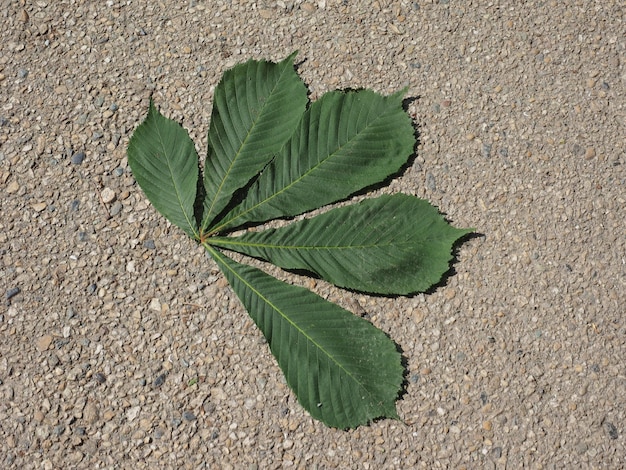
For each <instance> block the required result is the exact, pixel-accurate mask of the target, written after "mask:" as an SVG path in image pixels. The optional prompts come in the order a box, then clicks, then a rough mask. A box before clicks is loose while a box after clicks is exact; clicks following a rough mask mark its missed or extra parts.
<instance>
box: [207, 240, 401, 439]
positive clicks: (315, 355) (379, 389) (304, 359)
mask: <svg viewBox="0 0 626 470" xmlns="http://www.w3.org/2000/svg"><path fill="white" fill-rule="evenodd" d="M205 247H206V248H207V250H208V251H209V253H210V254H211V255H212V257H213V258H214V259H215V261H216V262H217V264H218V265H219V267H220V269H221V270H222V272H223V273H224V274H225V276H226V278H227V279H228V282H229V283H230V285H231V286H232V288H233V290H234V291H235V293H236V294H237V296H238V297H239V299H240V300H241V302H242V303H243V304H244V306H245V307H246V309H247V310H248V312H249V314H250V316H251V317H252V319H253V320H254V322H255V323H256V324H257V326H258V327H259V328H260V329H261V331H262V332H263V334H264V335H265V337H266V338H267V341H268V343H269V345H270V349H271V351H272V354H273V355H274V356H275V357H276V359H277V361H278V364H279V365H280V368H281V369H282V370H283V373H284V374H285V378H286V379H287V383H288V384H289V386H290V387H291V388H292V389H293V390H294V392H295V394H296V396H297V397H298V401H299V402H300V404H301V405H302V406H303V407H304V408H305V409H306V410H307V411H308V412H309V413H310V414H311V416H312V417H314V418H316V419H319V420H320V421H322V422H323V423H325V424H326V425H328V426H332V427H336V428H342V429H343V428H354V427H357V426H359V425H361V424H366V423H367V422H369V421H371V420H372V419H375V418H379V417H388V418H397V414H396V409H395V400H396V399H397V397H398V393H399V391H400V387H401V384H402V380H403V367H402V364H401V357H400V353H399V352H398V351H397V349H396V346H395V344H394V343H393V341H391V340H390V339H389V338H388V337H387V336H386V335H385V334H384V333H383V332H382V331H380V330H378V329H376V328H375V327H374V326H372V325H371V324H370V323H369V322H367V321H366V320H363V319H362V318H359V317H356V316H354V315H352V314H351V313H350V312H348V311H347V310H344V309H342V308H341V307H339V306H337V305H335V304H333V303H330V302H328V301H326V300H324V299H322V298H321V297H319V296H317V295H315V294H313V293H312V292H310V291H308V290H307V289H304V288H302V287H297V286H293V285H290V284H286V283H284V282H282V281H279V280H278V279H275V278H274V277H272V276H270V275H268V274H265V273H264V272H263V271H260V270H258V269H256V268H253V267H251V266H246V265H242V264H239V263H237V262H235V261H233V260H231V259H230V258H228V257H226V256H224V255H223V254H222V253H220V252H219V251H217V250H216V249H214V248H212V247H210V246H208V245H205Z"/></svg>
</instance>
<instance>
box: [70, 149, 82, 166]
mask: <svg viewBox="0 0 626 470" xmlns="http://www.w3.org/2000/svg"><path fill="white" fill-rule="evenodd" d="M84 159H85V153H84V152H76V153H75V154H74V155H72V159H71V160H72V163H73V164H74V165H80V164H81V163H83V160H84Z"/></svg>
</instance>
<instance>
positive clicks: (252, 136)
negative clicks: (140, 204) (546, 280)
mask: <svg viewBox="0 0 626 470" xmlns="http://www.w3.org/2000/svg"><path fill="white" fill-rule="evenodd" d="M294 56H295V54H292V55H291V56H289V57H287V58H286V59H285V60H283V61H282V62H280V63H271V62H267V61H248V62H246V63H245V64H242V65H239V66H236V67H234V68H233V69H231V70H229V71H227V72H226V73H225V74H224V77H223V78H222V80H221V81H220V83H219V85H218V86H217V88H216V90H215V96H214V103H213V110H212V114H211V126H210V129H209V139H208V140H209V150H208V153H207V159H206V162H205V170H204V177H202V176H201V175H200V174H199V169H198V156H197V154H196V151H195V148H194V145H193V143H192V142H191V140H190V139H189V136H188V134H187V132H186V131H185V130H184V129H183V128H182V127H181V126H180V125H178V124H177V123H175V122H173V121H171V120H169V119H167V118H165V117H163V116H162V115H161V114H160V113H159V112H158V111H157V110H156V108H155V107H154V105H153V104H152V102H151V103H150V109H149V111H148V116H147V118H146V119H145V121H144V122H143V123H142V124H141V125H140V126H139V127H138V128H137V129H136V130H135V133H134V134H133V136H132V138H131V140H130V143H129V146H128V161H129V164H130V166H131V169H132V171H133V175H134V176H135V179H136V180H137V182H138V184H139V185H140V186H141V188H142V189H143V191H144V192H145V194H146V196H147V197H148V199H149V200H150V201H151V202H152V204H153V205H154V207H155V208H156V209H157V210H158V211H159V212H161V214H163V215H164V216H165V217H166V218H167V219H168V220H169V221H170V222H172V223H173V224H175V225H177V226H178V227H180V228H181V229H183V230H184V231H185V232H186V233H187V234H188V235H189V236H191V237H193V238H194V239H196V240H198V241H199V242H200V243H201V244H202V245H203V246H204V247H205V249H206V250H207V251H208V252H209V253H210V255H211V256H212V257H213V259H214V260H215V261H216V262H217V264H218V265H219V267H220V269H221V270H222V271H223V272H224V274H225V276H226V277H227V279H228V281H229V283H230V284H231V286H232V288H233V289H234V291H235V292H236V294H237V295H238V296H239V298H240V299H241V301H242V302H243V304H244V305H245V307H246V309H247V310H248V312H249V314H250V315H251V317H252V318H253V319H254V321H255V322H256V324H257V325H258V326H259V328H260V329H261V330H262V331H263V333H264V335H265V336H266V338H267V340H268V342H269V344H270V348H271V350H272V353H273V354H274V356H275V357H276V358H277V360H278V363H279V365H280V367H281V368H282V370H283V372H284V373H285V377H286V379H287V383H288V384H289V385H290V386H291V388H292V389H293V390H294V392H295V394H296V396H297V397H298V400H299V401H300V403H301V404H302V405H303V406H304V408H306V409H307V410H308V411H309V413H310V414H311V415H312V416H313V417H314V418H317V419H319V420H321V421H323V422H324V423H326V424H327V425H329V426H335V427H338V428H350V427H355V426H358V425H360V424H363V423H366V422H368V421H369V420H371V419H374V418H376V417H394V418H395V417H397V415H396V410H395V400H396V398H397V396H398V391H399V389H400V385H401V383H402V376H403V367H402V365H401V362H400V355H399V353H398V351H397V350H396V347H395V345H394V343H393V342H392V341H391V340H390V339H389V338H387V336H386V335H385V334H384V333H382V332H381V331H379V330H377V329H376V328H375V327H374V326H373V325H371V324H370V323H368V322H367V321H365V320H363V319H362V318H359V317H356V316H354V315H352V314H351V313H350V312H348V311H346V310H344V309H342V308H340V307H338V306H337V305H334V304H332V303H329V302H327V301H325V300H324V299H322V298H320V297H318V296H317V295H315V294H313V293H311V292H309V291H307V290H306V289H303V288H301V287H296V286H292V285H289V284H286V283H284V282H281V281H279V280H277V279H275V278H273V277H272V276H269V275H268V274H266V273H264V272H263V271H260V270H258V269H256V268H253V267H250V266H246V265H242V264H239V263H237V262H235V261H233V260H232V259H230V258H228V257H227V256H226V255H225V254H224V253H223V252H222V251H220V250H221V249H230V250H235V251H239V252H241V253H244V254H247V255H250V256H253V257H258V258H262V259H266V260H268V261H270V262H272V263H274V264H276V265H278V266H281V267H283V268H286V269H300V270H307V271H310V272H311V273H314V274H316V275H318V276H320V277H322V278H323V279H326V280H328V281H330V282H332V283H334V284H336V285H338V286H342V287H347V288H350V289H355V290H359V291H365V292H372V293H382V294H392V293H393V294H407V293H412V292H417V291H423V290H425V289H427V288H428V287H430V285H431V284H433V283H435V282H437V281H438V280H439V279H440V277H441V275H442V273H443V272H445V271H446V270H447V268H448V263H449V260H450V251H451V246H452V244H453V242H454V241H455V240H457V239H458V238H459V237H460V236H462V235H463V234H465V233H467V232H468V231H467V230H460V229H455V228H453V227H450V226H449V225H448V224H447V223H446V222H445V221H444V219H443V218H442V217H441V216H440V215H439V214H438V213H437V210H436V209H435V208H433V207H432V206H430V205H429V204H428V203H427V202H425V201H422V200H420V199H418V198H415V197H413V196H405V195H394V196H382V197H379V198H377V199H373V200H371V201H368V200H366V201H363V202H360V203H358V204H354V205H350V206H346V207H343V208H337V209H332V210H330V211H328V212H326V213H324V214H322V215H318V216H316V217H312V218H311V219H306V220H304V221H301V222H297V223H294V224H292V225H290V226H286V227H284V228H280V229H274V230H267V231H264V232H259V233H248V234H244V235H243V236H239V237H224V236H222V235H224V234H226V233H228V232H229V231H232V230H234V229H236V228H238V227H241V226H243V225H246V224H255V223H257V224H258V223H263V222H266V221H268V220H271V219H274V218H281V217H289V216H294V215H297V214H302V213H305V212H307V211H309V210H313V209H317V208H319V207H322V206H324V205H326V204H330V203H333V202H337V201H339V200H342V199H345V198H347V197H349V196H350V195H352V194H354V193H355V192H358V191H360V190H362V189H364V188H367V187H368V186H370V185H372V184H376V183H379V182H381V181H382V180H383V179H385V178H386V177H388V176H389V175H391V174H393V173H395V172H397V171H398V169H400V168H401V167H402V165H404V164H405V163H406V161H407V160H408V157H409V156H410V155H411V154H412V152H413V148H414V146H415V138H414V136H413V127H412V124H411V120H410V119H409V117H408V115H407V114H406V113H405V112H404V111H403V109H402V95H403V92H400V93H396V94H394V95H391V96H387V97H385V96H382V95H379V94H377V93H374V92H372V91H369V90H361V91H349V92H331V93H327V94H326V95H324V96H323V97H322V98H321V99H320V100H318V101H317V102H315V103H313V104H312V105H311V106H310V107H309V108H308V109H306V102H307V97H306V87H305V86H304V84H303V83H302V81H301V80H300V79H299V77H298V76H297V74H296V73H295V70H294V67H293V58H294ZM218 234H219V236H218Z"/></svg>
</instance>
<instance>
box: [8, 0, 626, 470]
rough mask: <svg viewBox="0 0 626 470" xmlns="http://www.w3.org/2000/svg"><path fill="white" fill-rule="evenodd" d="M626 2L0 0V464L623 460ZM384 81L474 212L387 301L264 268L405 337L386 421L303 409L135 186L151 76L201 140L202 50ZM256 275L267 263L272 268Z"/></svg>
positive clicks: (339, 77)
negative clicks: (422, 286)
mask: <svg viewBox="0 0 626 470" xmlns="http://www.w3.org/2000/svg"><path fill="white" fill-rule="evenodd" d="M625 11H626V7H625V6H624V2H622V1H618V0H605V1H576V0H572V1H569V2H559V1H525V2H517V1H515V2H514V1H484V2H483V1H463V2H461V1H455V0H431V1H426V0H417V1H386V0H377V1H373V2H371V1H363V2H360V1H359V2H356V1H351V0H343V1H341V0H317V1H314V0H311V1H307V2H303V1H299V0H295V1H293V0H284V1H270V0H267V1H263V0H259V1H256V2H253V1H237V0H215V1H209V0H205V1H202V0H192V1H171V0H161V1H135V0H128V1H127V0H124V1H120V0H106V1H105V0H102V1H77V0H58V1H52V0H0V26H1V29H0V37H1V41H0V44H1V46H0V50H1V53H0V204H1V206H0V210H1V217H0V288H1V289H2V292H1V293H2V296H3V299H2V304H1V305H0V466H1V467H2V468H7V469H9V468H20V469H46V470H47V469H57V468H58V469H61V468H89V469H94V468H124V469H126V468H132V469H139V468H172V469H181V468H189V469H198V468H224V469H228V468H231V469H266V468H283V467H284V468H306V469H315V468H317V469H327V468H363V469H380V468H385V469H387V468H389V469H409V468H425V469H432V468H456V469H460V468H467V469H473V468H498V469H500V468H502V469H504V468H507V469H517V468H531V469H539V468H598V469H600V468H611V469H616V468H623V467H625V466H626V448H625V437H624V434H625V429H624V422H626V371H625V359H626V344H625V343H626V326H625V325H624V311H625V307H624V305H625V304H626V222H625V219H626V216H625V215H626V211H625V209H626V139H625V136H626V132H625V130H626V100H625V85H626V69H625V65H624V62H625V61H626V26H625V24H624V19H625ZM296 49H297V50H298V51H299V55H298V57H297V59H296V62H297V63H298V67H297V68H298V73H299V74H300V75H301V76H302V78H303V79H304V80H305V81H306V83H307V85H308V86H309V89H310V90H311V99H316V98H317V97H319V96H320V95H321V94H323V93H324V92H326V91H328V90H332V89H336V88H347V87H350V88H359V87H366V88H372V89H375V90H377V91H379V92H381V93H391V92H393V91H396V90H398V89H401V88H402V87H405V86H408V92H407V97H412V98H415V99H414V100H413V101H412V102H411V104H410V105H409V107H408V112H409V113H410V114H411V116H412V117H413V119H414V121H415V125H416V127H417V129H418V131H419V136H420V137H419V140H420V144H419V146H418V149H417V157H416V158H415V159H414V161H413V163H412V165H411V166H410V168H408V169H407V171H406V172H405V173H404V174H403V175H402V176H400V177H399V178H397V179H395V180H394V181H393V182H392V183H391V184H390V186H389V187H387V188H384V189H382V190H380V191H384V192H391V193H393V192H400V191H402V192H406V193H410V194H415V195H418V196H420V197H424V198H426V199H428V200H430V201H431V202H432V203H433V204H435V205H436V206H437V207H439V209H440V211H441V212H442V213H444V214H446V217H447V218H448V219H449V220H450V221H451V222H452V223H453V224H454V225H456V226H459V227H476V230H477V233H478V234H479V235H478V236H475V237H473V238H470V239H468V240H466V241H465V242H464V243H463V244H461V245H460V246H459V247H458V250H457V261H456V262H455V263H454V265H453V271H452V272H451V275H450V276H449V277H448V278H447V280H446V281H445V282H444V283H442V284H441V285H439V286H438V287H437V288H436V289H434V290H433V291H432V292H430V293H428V294H420V295H416V296H413V297H409V298H405V297H399V298H380V297H371V296H365V295H361V294H355V293H351V292H343V291H341V290H340V289H336V288H333V287H332V286H328V285H326V284H324V283H322V282H312V281H310V280H307V279H306V278H300V277H297V276H295V275H287V274H285V273H279V275H280V276H282V278H284V279H288V280H289V281H290V282H293V283H296V284H301V285H306V286H309V287H311V288H312V289H313V290H314V291H315V292H317V293H318V294H320V295H322V296H324V297H326V298H329V299H332V300H333V301H336V302H338V303H340V304H341V305H343V306H345V307H346V308H348V309H350V310H352V311H353V312H355V313H361V312H363V311H365V312H367V314H368V317H369V318H370V319H371V321H372V322H373V323H374V324H375V325H376V326H378V327H379V328H381V329H383V330H384V331H386V332H387V333H388V334H389V335H390V336H391V337H392V338H393V339H394V340H395V341H396V342H397V343H398V345H399V346H400V347H401V348H402V350H403V352H404V355H405V357H406V358H407V366H408V375H407V383H408V384H407V387H406V393H405V394H404V395H403V396H402V397H401V399H400V400H399V401H398V411H399V414H400V416H401V418H402V420H401V421H394V420H381V421H377V422H375V423H372V424H371V425H370V426H364V427H360V428H358V429H356V430H352V431H341V430H336V429H329V428H326V427H324V426H323V425H322V424H320V423H318V422H315V421H313V420H312V419H311V418H310V417H309V416H308V415H307V414H306V412H304V411H303V410H302V408H301V407H300V406H299V405H298V403H297V401H296V399H295V397H294V396H293V394H292V393H291V392H290V390H289V389H288V387H287V386H286V385H285V382H284V379H283V377H282V374H281V372H280V370H279V369H278V367H277V365H276V364H275V361H274V359H273V358H272V356H271V354H270V353H269V351H268V348H267V345H266V343H265V342H264V340H263V337H262V335H261V334H260V333H259V332H258V331H257V330H256V328H255V327H254V325H253V324H252V322H251V320H250V319H249V318H248V316H247V314H246V312H245V310H244V309H243V307H242V306H241V304H240V303H239V301H238V300H237V298H236V296H235V295H234V294H233V292H232V291H231V290H230V288H229V287H228V286H227V283H226V281H225V280H224V278H223V277H222V276H221V275H220V274H219V272H218V270H217V267H216V266H215V264H214V263H213V262H212V261H211V260H210V259H209V258H208V257H207V256H206V255H205V254H204V253H203V251H202V249H201V248H199V247H198V246H196V245H195V244H194V242H193V241H191V240H189V239H187V238H186V236H185V235H184V234H183V233H182V232H181V231H179V230H177V229H175V228H174V227H171V226H169V225H168V223H167V222H166V221H165V220H164V219H163V218H162V217H161V216H160V215H159V214H157V213H156V212H155V211H154V209H153V208H152V207H151V206H150V205H149V204H148V202H147V200H146V198H145V197H144V195H143V193H142V192H141V191H140V189H139V188H138V187H137V185H136V184H135V183H134V180H133V177H132V175H131V173H130V169H129V168H128V165H127V161H126V156H125V152H126V145H127V143H128V139H129V137H130V135H131V134H132V131H133V129H134V128H135V127H136V126H137V125H138V124H139V123H140V122H141V120H142V119H143V118H144V116H145V114H146V112H147V107H148V100H149V97H150V95H152V96H153V97H154V100H155V102H156V104H157V105H158V106H159V108H160V109H161V111H162V112H163V113H164V114H165V115H167V116H169V117H171V118H174V119H176V120H178V121H180V122H182V124H183V125H184V126H185V127H186V128H187V129H188V130H189V131H190V134H191V136H192V137H193V138H194V140H195V142H196V143H197V147H198V151H199V153H200V155H204V154H205V152H206V131H207V129H208V126H209V118H210V112H211V103H212V95H213V90H214V87H215V85H216V84H217V83H218V81H219V78H220V77H221V75H222V73H223V72H224V70H226V69H227V68H228V67H231V66H233V65H234V64H236V63H239V62H243V61H245V60H247V59H249V58H257V59H259V58H267V59H272V60H279V59H282V58H283V57H285V56H286V55H288V54H289V53H290V52H292V51H293V50H296ZM276 272H277V271H276Z"/></svg>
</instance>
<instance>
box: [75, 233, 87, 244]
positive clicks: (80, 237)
mask: <svg viewBox="0 0 626 470" xmlns="http://www.w3.org/2000/svg"><path fill="white" fill-rule="evenodd" d="M76 238H77V239H78V241H79V242H84V241H86V240H87V232H78V235H76Z"/></svg>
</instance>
